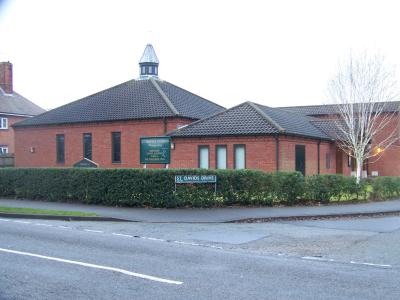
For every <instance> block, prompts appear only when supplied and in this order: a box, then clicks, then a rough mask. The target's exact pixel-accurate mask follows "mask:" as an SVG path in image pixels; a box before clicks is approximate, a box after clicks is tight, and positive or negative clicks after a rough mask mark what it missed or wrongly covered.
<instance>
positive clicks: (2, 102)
mask: <svg viewBox="0 0 400 300" xmlns="http://www.w3.org/2000/svg"><path fill="white" fill-rule="evenodd" d="M43 112H45V110H44V109H43V108H41V107H39V106H37V105H36V104H35V103H32V102H31V101H29V100H28V99H26V98H25V97H23V96H21V95H20V94H18V93H16V92H15V91H14V89H13V69H12V64H11V63H10V62H0V154H7V153H10V154H12V153H14V152H15V146H14V129H13V127H12V125H13V124H14V123H16V122H19V121H22V120H24V119H26V118H31V117H33V116H36V115H39V114H41V113H43Z"/></svg>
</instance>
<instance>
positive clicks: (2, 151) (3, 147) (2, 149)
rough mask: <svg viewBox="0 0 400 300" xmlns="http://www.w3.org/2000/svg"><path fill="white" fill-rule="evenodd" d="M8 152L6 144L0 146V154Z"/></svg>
mask: <svg viewBox="0 0 400 300" xmlns="http://www.w3.org/2000/svg"><path fill="white" fill-rule="evenodd" d="M7 153H8V147H7V146H0V155H1V154H7Z"/></svg>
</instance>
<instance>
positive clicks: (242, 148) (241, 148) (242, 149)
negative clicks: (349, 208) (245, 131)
mask: <svg viewBox="0 0 400 300" xmlns="http://www.w3.org/2000/svg"><path fill="white" fill-rule="evenodd" d="M233 151H234V153H233V159H234V167H235V169H236V170H242V169H246V145H244V144H235V145H233ZM240 154H242V155H243V160H242V161H240V156H239V155H240ZM240 162H241V164H242V165H240Z"/></svg>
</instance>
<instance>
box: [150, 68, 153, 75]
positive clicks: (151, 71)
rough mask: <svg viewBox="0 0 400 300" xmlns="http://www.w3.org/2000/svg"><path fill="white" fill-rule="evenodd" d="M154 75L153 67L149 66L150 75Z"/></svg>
mask: <svg viewBox="0 0 400 300" xmlns="http://www.w3.org/2000/svg"><path fill="white" fill-rule="evenodd" d="M151 73H153V67H152V66H149V74H151Z"/></svg>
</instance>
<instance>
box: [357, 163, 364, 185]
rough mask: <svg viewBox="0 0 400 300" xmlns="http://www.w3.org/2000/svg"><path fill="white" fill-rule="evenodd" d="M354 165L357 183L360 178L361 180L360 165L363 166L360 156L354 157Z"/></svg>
mask: <svg viewBox="0 0 400 300" xmlns="http://www.w3.org/2000/svg"><path fill="white" fill-rule="evenodd" d="M356 167H357V170H356V181H357V184H359V183H360V180H361V172H362V167H363V160H362V158H359V157H356Z"/></svg>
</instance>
